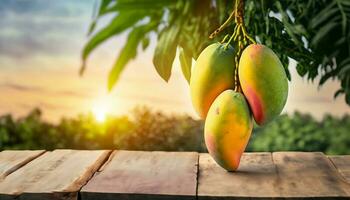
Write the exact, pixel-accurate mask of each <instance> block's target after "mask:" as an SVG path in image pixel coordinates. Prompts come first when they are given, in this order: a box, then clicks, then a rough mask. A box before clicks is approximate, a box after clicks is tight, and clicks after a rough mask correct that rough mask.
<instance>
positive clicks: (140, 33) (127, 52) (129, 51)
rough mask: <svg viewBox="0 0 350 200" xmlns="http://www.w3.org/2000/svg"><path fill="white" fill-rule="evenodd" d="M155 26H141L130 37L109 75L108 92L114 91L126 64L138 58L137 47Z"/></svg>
mask: <svg viewBox="0 0 350 200" xmlns="http://www.w3.org/2000/svg"><path fill="white" fill-rule="evenodd" d="M154 27H156V26H155V24H154V23H152V24H146V25H141V26H138V27H135V28H134V29H133V30H132V31H131V32H130V33H129V36H128V39H127V41H126V44H125V45H124V47H123V49H122V50H121V52H120V53H119V56H118V59H117V60H116V62H115V64H114V65H113V68H112V70H111V71H110V73H109V77H108V90H109V91H110V90H112V88H113V86H114V84H115V83H116V82H117V81H118V79H119V77H120V73H121V72H122V71H123V70H124V68H125V66H126V64H127V63H128V62H129V61H130V60H131V59H133V58H135V57H136V53H137V47H138V45H139V43H140V42H141V41H142V38H143V37H144V35H145V34H147V33H148V32H149V31H151V30H152V29H153V28H154Z"/></svg>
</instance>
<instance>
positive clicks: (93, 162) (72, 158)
mask: <svg viewBox="0 0 350 200" xmlns="http://www.w3.org/2000/svg"><path fill="white" fill-rule="evenodd" d="M109 153H110V151H104V150H103V151H78V150H55V151H53V152H46V153H45V154H44V155H42V156H40V157H38V158H37V159H35V160H33V161H32V162H30V163H28V164H27V165H25V166H23V167H22V168H20V169H18V170H17V171H15V172H14V173H12V174H10V175H8V176H7V177H6V178H5V179H4V180H3V181H2V182H0V199H17V198H20V199H35V200H44V199H45V200H47V199H50V200H51V199H77V195H78V191H79V189H80V188H81V187H82V186H83V185H84V184H85V183H86V182H87V181H88V179H89V178H90V177H91V176H92V175H93V173H94V172H95V171H96V170H97V169H98V168H99V167H100V166H101V165H102V164H103V162H104V161H105V160H106V159H107V157H108V155H109Z"/></svg>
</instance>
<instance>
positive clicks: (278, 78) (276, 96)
mask: <svg viewBox="0 0 350 200" xmlns="http://www.w3.org/2000/svg"><path fill="white" fill-rule="evenodd" d="M232 21H234V23H235V28H234V31H233V33H232V35H231V36H229V35H226V36H225V37H224V39H223V41H222V42H221V43H214V44H211V45H209V46H208V47H207V48H205V49H204V50H203V51H202V52H201V54H200V55H199V57H198V59H197V61H196V65H195V66H194V68H193V71H192V76H191V80H190V89H191V99H192V104H193V106H194V108H195V110H196V111H197V113H198V114H199V116H200V117H201V118H202V119H205V127H204V138H205V143H206V146H207V149H208V151H209V153H210V155H211V156H212V157H213V158H214V160H215V161H216V162H217V163H218V164H219V165H220V166H221V167H223V168H225V169H226V170H228V171H235V170H237V168H238V166H239V163H240V158H241V156H242V154H243V152H244V150H245V148H246V146H247V144H248V141H249V138H250V135H251V133H252V129H253V120H255V122H256V123H257V124H258V125H265V124H266V123H268V122H270V121H271V120H273V119H274V118H275V117H277V116H278V115H279V114H280V113H281V112H282V110H283V107H284V105H285V103H286V101H287V96H288V80H287V76H286V73H285V70H284V68H283V65H282V63H281V61H280V60H279V58H278V57H277V55H276V54H275V53H274V52H273V51H272V50H271V49H269V48H268V47H266V46H264V45H262V44H256V42H255V41H254V39H253V38H252V37H251V36H249V35H248V33H247V30H246V28H245V25H244V2H243V0H235V4H234V10H233V11H232V13H231V14H230V16H229V18H228V19H227V20H226V21H225V22H224V23H223V24H222V25H221V26H220V27H219V28H218V29H217V30H216V31H214V32H213V33H212V34H211V35H210V38H214V37H215V36H216V35H217V34H219V33H220V32H221V31H222V30H223V29H225V28H226V27H227V26H228V25H229V24H230V23H231V22H232ZM226 41H227V42H226ZM231 43H233V47H232V45H231ZM232 75H233V76H232Z"/></svg>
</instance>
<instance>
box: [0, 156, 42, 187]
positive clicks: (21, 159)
mask: <svg viewBox="0 0 350 200" xmlns="http://www.w3.org/2000/svg"><path fill="white" fill-rule="evenodd" d="M44 152H45V151H44V150H36V151H17V150H6V151H1V152H0V181H1V180H2V179H4V178H5V177H6V176H7V175H9V174H11V173H12V172H14V171H16V170H17V169H19V168H20V167H22V166H23V165H25V164H27V163H28V162H30V161H32V160H33V159H35V158H37V157H38V156H40V155H42V154H43V153H44Z"/></svg>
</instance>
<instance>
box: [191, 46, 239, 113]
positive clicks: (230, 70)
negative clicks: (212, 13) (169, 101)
mask: <svg viewBox="0 0 350 200" xmlns="http://www.w3.org/2000/svg"><path fill="white" fill-rule="evenodd" d="M225 45H226V44H220V43H214V44H211V45H209V46H208V47H206V48H205V49H204V50H203V51H202V52H201V54H200V55H199V57H198V59H197V61H196V64H195V66H194V68H193V71H192V75H191V80H190V91H191V99H192V104H193V107H194V109H195V110H196V112H197V113H198V115H199V116H200V117H201V118H202V119H205V117H206V115H207V112H208V110H209V107H210V105H211V104H212V103H213V101H214V100H215V98H216V97H217V96H218V95H219V94H220V93H221V92H223V91H224V90H227V89H230V88H234V87H235V84H234V76H235V60H234V55H235V51H234V49H233V48H232V47H231V46H228V48H227V49H225Z"/></svg>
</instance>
